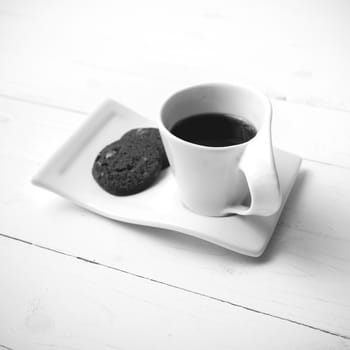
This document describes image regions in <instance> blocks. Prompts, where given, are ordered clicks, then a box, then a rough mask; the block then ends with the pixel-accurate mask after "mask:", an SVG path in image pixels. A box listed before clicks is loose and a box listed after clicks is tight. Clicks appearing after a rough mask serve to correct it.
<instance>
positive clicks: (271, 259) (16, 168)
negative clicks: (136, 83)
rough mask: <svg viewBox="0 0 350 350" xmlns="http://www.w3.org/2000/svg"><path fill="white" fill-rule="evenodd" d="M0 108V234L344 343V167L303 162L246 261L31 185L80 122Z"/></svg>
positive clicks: (8, 105)
mask: <svg viewBox="0 0 350 350" xmlns="http://www.w3.org/2000/svg"><path fill="white" fill-rule="evenodd" d="M1 101H2V104H1V106H2V109H3V111H5V112H2V114H1V116H2V127H1V128H0V133H1V134H0V161H1V163H2V164H6V167H4V168H3V169H2V172H1V174H0V177H1V182H0V193H1V194H2V195H1V198H0V232H1V233H2V234H7V235H11V236H15V237H18V238H20V239H23V240H26V241H30V242H33V243H35V244H38V245H44V246H47V247H50V248H52V249H57V250H60V251H63V252H65V253H68V254H72V255H74V256H82V257H84V258H87V259H90V260H93V261H98V262H100V263H104V264H106V265H109V266H113V267H116V268H118V269H122V270H125V271H129V272H132V273H135V274H138V275H142V276H147V277H148V278H152V279H155V280H159V281H162V282H165V283H168V284H171V285H175V286H179V287H182V288H186V289H189V290H192V291H196V292H199V293H203V294H206V295H210V296H213V297H216V298H220V299H222V300H225V301H229V302H232V303H235V304H239V305H243V306H245V307H249V308H253V309H256V310H259V311H262V312H267V313H269V314H273V315H278V316H281V317H284V318H288V319H291V320H295V321H297V322H301V323H304V324H308V325H312V326H315V327H318V328H321V329H324V330H327V331H331V332H335V333H340V334H342V335H344V336H350V328H349V324H350V322H349V320H350V303H349V298H348V295H349V293H350V281H349V272H350V261H349V252H350V241H349V239H348V230H347V228H348V227H349V226H350V221H349V220H350V219H349V215H348V213H347V208H348V206H349V205H348V204H349V203H348V197H347V196H344V193H348V192H349V190H350V176H349V171H350V170H349V169H345V168H339V167H334V166H327V165H323V164H317V163H314V162H309V161H304V163H303V168H302V172H301V175H300V177H299V179H298V182H297V184H296V186H295V188H294V191H293V193H292V195H291V197H290V199H289V201H288V203H287V206H286V209H285V211H284V214H283V216H282V218H281V221H280V225H279V227H278V229H277V231H276V233H275V235H274V238H273V240H272V242H271V244H270V247H269V248H268V250H267V252H266V254H265V255H264V256H263V257H262V258H261V259H259V260H254V259H249V258H245V257H242V256H239V255H236V254H232V253H231V252H229V251H226V250H224V249H221V248H218V247H215V246H212V245H210V244H207V243H204V242H201V241H198V240H196V239H193V238H189V237H185V236H184V235H181V234H178V233H175V232H171V231H164V230H157V229H150V228H144V227H138V226H132V225H126V224H122V223H117V222H113V221H111V220H106V219H104V218H101V217H98V216H97V215H94V214H90V213H89V212H87V211H85V210H83V209H80V208H78V207H76V206H74V205H72V204H70V203H69V202H67V201H65V200H62V199H59V198H57V197H55V196H54V195H52V194H51V193H48V192H45V191H43V190H41V189H39V188H35V187H33V186H32V185H31V184H30V179H31V177H32V175H33V174H34V173H35V172H36V171H37V170H38V167H39V166H40V165H41V163H42V162H43V159H44V158H46V157H49V156H50V155H51V154H52V152H53V150H54V149H55V148H56V147H57V146H58V145H59V144H61V142H62V141H63V139H64V138H65V137H66V136H68V134H70V133H71V128H73V126H74V127H75V126H77V125H78V124H79V123H80V121H81V119H82V118H83V117H84V116H82V115H78V114H74V113H72V112H67V111H60V110H55V109H51V108H46V107H40V106H35V105H28V104H23V103H19V102H14V101H6V100H5V99H2V100H1ZM257 287H258V288H257Z"/></svg>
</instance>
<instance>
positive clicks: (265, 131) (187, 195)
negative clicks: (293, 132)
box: [158, 84, 281, 216]
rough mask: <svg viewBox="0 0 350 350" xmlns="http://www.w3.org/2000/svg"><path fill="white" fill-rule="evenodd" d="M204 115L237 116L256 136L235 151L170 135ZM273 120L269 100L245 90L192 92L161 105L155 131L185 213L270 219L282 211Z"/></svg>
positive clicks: (213, 87)
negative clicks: (179, 124) (188, 120)
mask: <svg viewBox="0 0 350 350" xmlns="http://www.w3.org/2000/svg"><path fill="white" fill-rule="evenodd" d="M204 113H222V114H229V115H235V116H239V117H241V118H243V119H245V120H247V121H248V122H249V123H251V124H253V125H254V126H255V128H256V129H257V134H256V135H255V136H254V137H253V138H252V139H251V140H249V141H247V142H245V143H241V144H238V145H232V146H224V147H209V146H202V145H198V144H195V143H191V142H188V141H185V140H183V139H181V138H178V137H177V136H175V135H174V134H172V133H171V129H172V128H173V126H174V125H175V124H176V123H177V122H178V121H180V120H182V119H184V118H187V117H189V116H193V115H197V114H204ZM271 116H272V108H271V103H270V101H269V99H268V98H267V97H266V96H265V95H264V94H263V93H261V92H260V91H258V90H256V89H255V88H252V87H249V86H246V85H228V84H203V85H198V86H193V87H190V88H187V89H184V90H181V91H179V92H177V93H175V94H174V95H172V96H171V97H170V98H169V99H168V100H167V101H166V102H165V104H164V105H163V108H162V110H161V114H160V118H159V120H158V126H159V130H160V134H161V137H162V141H163V143H164V147H165V150H166V153H167V156H168V159H169V162H170V166H171V169H172V172H173V174H174V177H175V180H176V182H177V185H178V191H179V194H180V198H181V200H182V202H183V204H184V205H185V206H186V207H187V208H188V209H190V210H191V211H193V212H195V213H198V214H201V215H207V216H224V215H228V214H239V215H262V216H268V215H272V214H273V213H275V212H276V211H277V210H278V209H279V208H280V205H281V193H280V187H279V181H278V176H277V173H276V167H275V162H274V156H273V150H272V142H271ZM247 198H248V200H247ZM247 202H248V203H247Z"/></svg>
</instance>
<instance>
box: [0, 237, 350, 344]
mask: <svg viewBox="0 0 350 350" xmlns="http://www.w3.org/2000/svg"><path fill="white" fill-rule="evenodd" d="M0 236H2V237H4V238H8V239H12V240H15V241H18V242H21V243H24V244H28V245H32V246H34V247H36V248H40V249H44V250H48V251H51V252H54V253H57V254H61V255H65V256H68V257H71V258H75V259H77V260H80V261H83V262H86V263H90V264H94V265H98V266H101V267H103V268H108V269H111V270H115V271H118V272H121V273H124V274H127V275H130V276H133V277H136V278H141V279H144V280H147V281H149V282H152V283H157V284H160V285H163V286H167V287H171V288H175V289H178V290H181V291H183V292H187V293H191V294H194V295H198V296H200V297H203V298H207V299H211V300H214V301H218V302H221V303H225V304H228V305H231V306H234V307H238V308H240V309H244V310H247V311H251V312H255V313H257V314H260V315H265V316H269V317H272V318H275V319H279V320H282V321H286V322H290V323H293V324H296V325H298V326H302V327H307V328H309V329H313V330H316V331H319V332H322V333H325V334H329V335H332V336H336V337H340V338H342V339H346V340H350V337H349V336H346V335H343V334H340V333H336V332H332V331H328V330H326V329H323V328H318V327H315V326H312V325H310V324H307V323H303V322H299V321H296V320H293V319H289V318H286V317H282V316H278V315H275V314H270V313H268V312H264V311H260V310H257V309H253V308H251V307H248V306H244V305H240V304H236V303H233V302H231V301H228V300H224V299H221V298H218V297H214V296H211V295H208V294H204V293H201V292H198V291H194V290H191V289H187V288H184V287H180V286H177V285H175V284H171V283H167V282H163V281H160V280H157V279H154V278H150V277H146V276H142V275H140V274H137V273H134V272H130V271H127V270H123V269H120V268H117V267H114V266H111V265H107V264H104V263H100V262H98V261H96V260H91V259H87V258H84V257H80V256H75V255H73V254H69V253H65V252H63V251H60V250H57V249H53V248H49V247H46V246H43V245H40V244H36V243H32V242H29V241H26V240H24V239H20V238H16V237H13V236H10V235H7V234H4V233H0ZM5 349H6V348H5ZM9 349H10V350H13V349H11V348H9Z"/></svg>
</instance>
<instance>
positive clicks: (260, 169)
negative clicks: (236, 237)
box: [224, 123, 282, 216]
mask: <svg viewBox="0 0 350 350" xmlns="http://www.w3.org/2000/svg"><path fill="white" fill-rule="evenodd" d="M239 168H240V169H241V171H242V172H243V173H244V175H245V177H246V180H247V183H248V188H249V192H250V198H251V202H250V205H249V207H247V206H244V205H235V206H231V207H229V208H227V209H226V210H225V213H224V214H229V213H235V214H239V215H260V216H269V215H272V214H274V213H275V212H277V211H278V209H279V208H280V206H281V202H282V196H281V191H280V185H279V180H278V175H277V171H276V165H275V160H274V155H273V149H272V142H271V124H270V123H266V124H265V125H264V126H262V128H261V129H260V130H259V132H258V134H257V135H256V136H255V139H254V141H253V142H251V143H250V144H249V145H247V148H246V149H245V151H244V153H243V155H242V158H241V160H240V163H239Z"/></svg>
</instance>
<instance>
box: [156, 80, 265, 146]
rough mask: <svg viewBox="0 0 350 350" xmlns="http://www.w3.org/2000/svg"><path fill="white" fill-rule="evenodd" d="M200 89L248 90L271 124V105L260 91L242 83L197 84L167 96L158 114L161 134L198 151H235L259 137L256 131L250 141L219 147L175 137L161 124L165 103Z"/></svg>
mask: <svg viewBox="0 0 350 350" xmlns="http://www.w3.org/2000/svg"><path fill="white" fill-rule="evenodd" d="M202 87H229V88H232V87H235V88H242V89H246V90H249V91H250V92H252V93H253V94H255V95H256V96H258V97H259V98H260V99H261V101H262V102H263V104H264V106H265V110H266V117H267V121H266V122H267V123H268V124H269V125H270V124H271V114H272V113H271V112H272V105H271V101H270V99H269V98H268V97H267V95H266V94H264V93H263V92H262V91H261V90H259V89H257V88H255V87H253V86H251V85H249V84H244V83H234V84H232V83H202V84H197V85H190V86H187V87H185V88H183V89H181V90H178V91H176V92H175V93H173V94H171V95H170V96H168V98H167V99H166V100H165V101H164V102H163V104H162V107H161V110H160V113H158V127H159V129H161V130H162V131H163V132H165V133H166V134H167V136H168V137H170V138H171V139H173V140H175V141H176V142H180V143H183V144H187V145H191V146H192V147H195V148H198V149H203V150H211V151H220V150H228V149H233V148H235V149H237V148H240V147H243V146H246V145H248V144H250V143H251V142H253V141H254V140H255V138H256V137H257V136H258V135H259V130H257V133H256V135H254V136H253V137H252V138H251V139H250V140H248V141H246V142H242V143H240V144H237V145H229V146H219V147H214V146H205V145H199V144H197V143H193V142H189V141H186V140H184V139H181V138H179V137H177V136H175V135H174V134H173V133H172V132H171V131H170V130H169V129H168V128H167V127H166V126H165V125H164V123H163V118H162V116H163V111H164V107H165V105H166V104H167V102H168V101H169V100H170V99H172V98H174V97H175V96H177V95H179V94H180V93H184V92H186V91H189V90H192V89H194V88H202Z"/></svg>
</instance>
